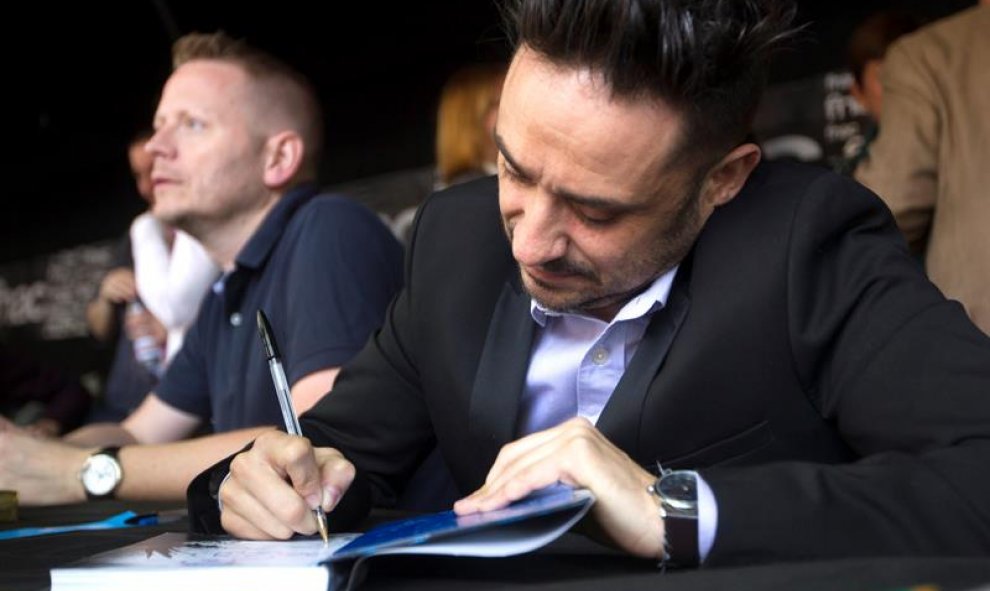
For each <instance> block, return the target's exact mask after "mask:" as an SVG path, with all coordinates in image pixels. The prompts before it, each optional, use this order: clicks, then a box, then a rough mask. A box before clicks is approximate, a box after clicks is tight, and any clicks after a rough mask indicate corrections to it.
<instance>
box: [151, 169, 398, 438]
mask: <svg viewBox="0 0 990 591" xmlns="http://www.w3.org/2000/svg"><path fill="white" fill-rule="evenodd" d="M316 193H317V192H316V189H315V188H313V187H300V188H297V189H294V190H293V191H290V192H289V193H287V194H286V195H284V196H283V197H282V198H281V199H280V200H279V202H278V203H277V204H276V205H275V207H274V208H273V209H272V210H271V211H270V212H269V214H268V216H267V217H266V218H265V220H264V221H263V222H262V224H261V226H260V227H259V228H258V229H257V231H256V232H255V233H254V235H253V236H252V237H251V239H250V240H249V241H248V243H247V244H246V245H245V246H244V248H243V249H242V250H241V252H240V253H239V254H238V255H237V259H236V264H235V268H234V270H233V271H231V272H230V273H228V274H226V275H225V276H224V277H223V278H221V279H220V280H219V281H218V282H217V284H216V285H214V289H213V291H212V293H207V295H206V297H205V298H204V299H203V303H202V307H201V308H200V311H199V316H197V318H196V322H195V323H194V324H193V326H192V328H191V329H190V330H189V332H188V333H187V334H186V338H185V341H184V342H183V346H182V349H181V350H180V351H179V353H178V354H177V355H176V356H175V359H174V360H173V361H172V364H171V365H170V366H169V368H168V371H167V372H166V374H165V376H164V377H163V378H162V381H161V383H160V384H159V385H158V387H157V388H156V389H155V393H156V394H157V395H158V397H159V398H160V399H161V400H163V401H164V402H166V403H167V404H169V405H170V406H173V407H175V408H177V409H179V410H182V411H185V412H187V413H191V414H193V415H196V416H199V417H202V418H203V419H204V420H205V421H210V422H211V423H212V427H213V430H214V431H217V432H222V431H230V430H233V429H241V428H245V427H253V426H258V425H281V424H282V414H281V412H280V411H279V406H278V400H277V399H276V396H275V389H274V386H273V385H272V378H271V375H270V373H269V371H268V363H267V362H266V360H265V357H264V354H263V350H262V346H261V341H260V337H259V336H258V328H257V323H256V321H255V313H256V311H257V310H258V309H259V308H262V309H264V311H265V314H266V315H267V316H268V318H269V320H270V321H271V324H272V329H273V331H274V334H275V339H276V340H277V342H278V345H279V348H280V350H281V354H282V363H283V364H284V366H285V371H286V375H287V377H288V379H289V384H290V385H291V384H295V383H296V382H297V381H298V380H299V379H300V378H302V377H305V376H307V375H309V374H311V373H313V372H316V371H320V370H323V369H329V368H332V367H338V366H341V365H343V364H344V363H345V362H347V361H348V360H349V359H350V358H351V357H353V356H354V355H355V354H356V353H357V352H358V351H359V350H360V349H361V347H363V346H364V343H365V341H367V340H368V337H369V336H370V335H371V334H372V332H373V331H375V330H376V329H377V328H378V327H379V326H380V325H381V322H382V319H383V318H384V314H385V308H386V307H387V305H388V303H389V302H390V301H391V299H392V297H393V295H394V294H395V293H396V292H397V291H398V290H399V288H400V287H401V284H402V247H401V246H399V243H398V242H397V241H396V240H395V239H394V238H393V237H392V234H391V233H390V232H389V231H388V229H387V228H386V227H385V226H384V225H383V224H382V223H381V221H379V219H378V217H377V216H375V215H374V214H373V213H371V212H370V211H369V210H367V209H366V208H364V207H363V206H361V205H359V204H358V203H355V202H353V201H351V200H349V199H347V198H345V197H341V196H332V195H317V194H316Z"/></svg>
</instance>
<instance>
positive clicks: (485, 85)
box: [436, 64, 506, 189]
mask: <svg viewBox="0 0 990 591" xmlns="http://www.w3.org/2000/svg"><path fill="white" fill-rule="evenodd" d="M505 70H506V68H505V66H504V65H503V64H478V65H473V66H467V67H465V68H462V69H460V70H458V71H457V72H455V73H454V74H453V75H452V76H451V77H450V78H449V79H448V80H447V83H446V84H445V85H444V87H443V93H442V94H441V96H440V107H439V109H438V110H437V137H436V157H437V183H436V184H437V188H438V189H439V188H444V187H448V186H450V185H454V184H457V183H463V182H465V181H469V180H473V179H476V178H479V177H482V176H487V175H491V174H495V172H496V167H495V162H496V159H497V157H498V149H497V148H496V147H495V118H496V116H497V115H498V102H499V98H500V97H501V96H502V83H503V82H505Z"/></svg>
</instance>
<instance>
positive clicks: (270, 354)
mask: <svg viewBox="0 0 990 591" xmlns="http://www.w3.org/2000/svg"><path fill="white" fill-rule="evenodd" d="M258 332H259V333H261V342H262V344H264V346H265V357H267V358H268V369H269V370H271V372H272V381H273V382H275V394H276V395H277V396H278V405H279V407H280V408H281V409H282V420H283V421H285V431H286V433H288V434H289V435H299V436H302V429H301V428H300V427H299V419H298V418H297V417H296V412H295V411H294V410H293V409H292V393H291V392H290V391H289V381H288V380H287V379H285V370H284V369H282V359H281V357H279V354H278V345H276V344H275V336H274V335H273V334H272V326H271V325H270V324H269V323H268V318H267V317H265V313H264V312H262V311H261V310H260V309H259V310H258ZM313 513H314V514H315V515H316V527H317V528H318V529H319V530H320V537H321V538H323V544H324V545H326V544H327V543H329V540H330V537H329V534H327V514H326V513H324V512H323V507H317V508H316V509H313Z"/></svg>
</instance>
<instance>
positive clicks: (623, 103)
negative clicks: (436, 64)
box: [496, 47, 682, 180]
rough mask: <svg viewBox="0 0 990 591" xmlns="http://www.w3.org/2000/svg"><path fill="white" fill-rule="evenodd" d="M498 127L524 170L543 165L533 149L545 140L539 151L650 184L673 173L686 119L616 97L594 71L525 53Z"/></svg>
mask: <svg viewBox="0 0 990 591" xmlns="http://www.w3.org/2000/svg"><path fill="white" fill-rule="evenodd" d="M496 127H497V131H498V133H499V136H500V139H501V140H502V145H501V147H502V148H503V149H502V152H503V154H504V153H505V152H506V151H508V152H510V153H511V154H512V155H513V156H516V157H517V161H518V162H520V163H522V164H523V165H538V164H540V163H536V162H533V160H538V159H539V155H534V154H531V153H530V152H529V150H530V148H531V145H526V144H527V140H529V139H533V138H536V137H538V138H540V139H541V140H546V141H545V142H538V143H539V145H542V146H544V147H545V146H547V145H551V146H556V147H558V148H560V149H561V150H562V151H563V152H564V153H567V154H568V156H569V159H570V160H572V161H574V160H577V161H579V163H582V162H581V161H583V164H587V168H588V169H594V168H596V167H599V168H600V164H601V163H607V168H611V169H614V170H617V171H620V172H623V173H625V174H626V176H636V177H638V178H641V179H644V180H645V179H646V178H647V177H648V176H650V177H652V176H657V175H660V174H662V173H664V172H670V171H668V170H667V169H668V168H669V166H668V165H669V163H671V162H672V160H673V158H671V156H672V154H673V153H674V152H675V151H676V149H677V148H678V147H679V146H680V137H681V129H682V117H681V114H680V113H679V112H677V111H674V110H673V109H671V108H670V107H669V106H667V105H666V104H665V103H664V102H662V101H660V100H659V99H655V98H653V97H625V96H616V95H615V94H614V93H612V91H611V89H610V88H609V86H608V85H607V83H606V81H605V80H604V78H603V77H602V76H601V75H600V74H596V73H595V72H593V71H592V70H590V69H589V68H582V67H572V66H567V65H561V64H559V63H555V62H553V61H551V60H549V59H548V58H546V57H545V56H542V55H540V54H538V53H536V52H535V51H532V50H530V49H528V48H525V47H524V48H521V49H520V50H519V51H518V52H517V53H516V56H515V57H514V59H513V64H512V67H511V68H510V71H509V76H508V79H507V81H506V86H505V89H504V91H503V97H502V103H501V108H500V111H499V117H498V121H497V123H496ZM602 172H604V169H603V170H602Z"/></svg>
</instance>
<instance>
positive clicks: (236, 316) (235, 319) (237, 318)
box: [230, 312, 241, 326]
mask: <svg viewBox="0 0 990 591" xmlns="http://www.w3.org/2000/svg"><path fill="white" fill-rule="evenodd" d="M230 325H231V326H240V325H241V313H240V312H234V313H233V314H231V315H230Z"/></svg>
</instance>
